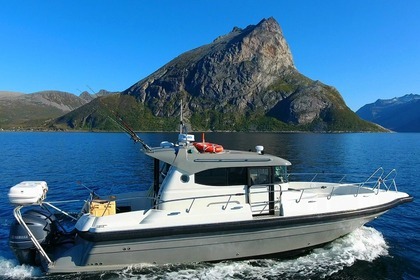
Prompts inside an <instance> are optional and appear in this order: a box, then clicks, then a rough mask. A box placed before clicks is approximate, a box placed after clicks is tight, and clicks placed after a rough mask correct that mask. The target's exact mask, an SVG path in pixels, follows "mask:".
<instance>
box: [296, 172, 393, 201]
mask: <svg viewBox="0 0 420 280" xmlns="http://www.w3.org/2000/svg"><path fill="white" fill-rule="evenodd" d="M319 174H322V175H333V176H337V175H340V178H341V179H340V180H339V181H338V182H337V183H335V184H336V185H333V186H330V187H331V191H330V193H329V194H328V195H327V199H328V200H329V199H331V197H332V196H334V195H338V194H336V190H337V189H338V188H344V187H353V188H354V187H355V186H357V188H355V193H354V194H353V195H354V197H357V196H358V195H359V193H360V191H361V189H363V188H365V189H366V188H369V189H370V190H371V191H373V192H374V193H375V195H377V194H379V192H380V188H381V185H384V188H385V190H386V191H389V190H390V189H391V188H394V190H395V191H398V189H397V184H396V182H395V178H396V176H397V171H396V170H395V169H392V170H391V171H390V172H389V173H388V174H387V175H386V176H385V177H383V175H384V169H383V168H382V167H379V168H378V169H376V170H375V171H374V172H373V173H372V174H371V175H370V176H369V177H368V178H367V179H366V180H364V181H362V182H359V183H343V181H344V179H345V178H346V177H347V176H348V175H341V174H337V173H324V172H323V173H291V174H290V175H313V176H312V179H311V180H310V181H309V182H310V183H313V182H314V180H315V178H317V177H318V175H319ZM369 186H370V187H369ZM318 188H320V189H326V188H328V187H327V186H324V185H323V186H320V187H318ZM308 189H309V190H310V189H313V185H312V184H311V185H309V188H307V189H301V190H300V195H299V198H298V199H296V203H299V202H300V201H301V199H302V197H303V194H304V193H305V191H307V190H308ZM349 194H350V193H349Z"/></svg>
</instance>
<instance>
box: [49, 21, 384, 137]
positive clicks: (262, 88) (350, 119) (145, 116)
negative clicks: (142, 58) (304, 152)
mask: <svg viewBox="0 0 420 280" xmlns="http://www.w3.org/2000/svg"><path fill="white" fill-rule="evenodd" d="M181 100H182V101H183V104H184V106H183V113H184V117H185V118H186V119H188V120H189V122H190V123H191V124H192V126H193V127H194V129H197V130H224V131H238V130H239V131H261V130H266V131H282V130H311V131H376V130H381V128H379V127H378V126H376V125H374V124H371V123H368V122H365V121H363V120H361V119H360V118H359V117H358V116H357V115H356V114H355V113H354V112H352V111H351V110H350V109H349V108H348V107H347V105H346V104H345V102H344V100H343V98H342V97H341V95H340V93H339V92H338V91H337V90H336V89H335V88H333V87H331V86H328V85H325V84H323V83H321V82H320V81H313V80H311V79H309V78H307V77H305V76H304V75H302V74H301V73H299V71H298V70H297V69H296V67H295V65H294V62H293V58H292V54H291V51H290V49H289V46H288V44H287V42H286V40H285V38H284V36H283V33H282V31H281V28H280V26H279V24H278V23H277V22H276V20H275V19H274V18H268V19H263V20H262V21H261V22H259V23H258V24H257V25H250V26H248V27H246V28H245V29H241V28H238V27H235V28H233V30H232V31H231V32H230V33H228V34H226V35H223V36H219V37H218V38H216V39H215V40H214V41H213V42H212V43H210V44H207V45H204V46H201V47H198V48H196V49H193V50H191V51H188V52H185V53H184V54H181V55H179V56H178V57H176V58H175V59H173V60H172V61H170V62H169V63H167V64H166V65H164V66H163V67H161V68H160V69H158V70H157V71H155V72H154V73H152V74H151V75H149V76H148V77H146V78H144V79H142V80H141V81H139V82H137V83H135V84H134V85H133V86H131V87H130V88H128V89H126V90H125V91H123V92H122V93H121V94H120V95H117V96H112V97H111V96H110V97H104V98H98V99H95V100H94V101H92V102H90V103H88V104H86V105H84V106H82V107H80V108H78V109H76V110H74V111H72V112H70V113H68V114H66V115H65V116H63V117H60V118H58V119H57V120H56V122H55V123H53V124H52V126H53V127H60V128H64V129H68V128H72V129H115V126H114V127H113V125H112V123H110V121H109V118H107V114H109V112H108V113H107V109H104V108H103V107H104V105H105V106H107V107H108V111H109V109H112V111H114V112H116V113H118V114H119V115H120V116H121V117H123V118H125V119H126V120H127V122H128V123H129V124H130V125H132V126H133V128H134V129H137V130H167V129H169V128H170V127H172V128H171V129H175V127H176V126H174V125H173V124H174V120H175V123H176V120H177V119H178V117H179V114H180V106H179V104H180V101H181ZM101 108H102V109H101Z"/></svg>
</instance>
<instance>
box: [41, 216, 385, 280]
mask: <svg viewBox="0 0 420 280" xmlns="http://www.w3.org/2000/svg"><path fill="white" fill-rule="evenodd" d="M381 214H383V212H380V213H373V214H369V215H365V216H351V217H348V218H340V217H337V218H335V219H332V220H330V221H329V222H319V223H311V222H309V220H310V218H309V217H308V222H303V223H299V222H297V223H296V225H290V224H289V225H286V226H282V219H281V218H271V219H270V218H263V219H261V220H260V221H254V223H255V222H257V224H258V225H257V226H252V227H250V228H241V225H231V227H232V228H233V229H232V230H229V227H227V229H226V230H217V231H214V232H212V231H211V230H208V229H209V228H210V227H211V226H212V225H202V226H201V227H202V229H203V230H202V231H201V232H197V229H195V230H194V229H193V230H191V233H184V234H177V231H180V232H182V231H184V232H188V231H189V229H188V228H184V229H179V228H178V229H176V228H175V229H171V228H168V229H166V230H165V231H166V233H168V235H167V236H156V237H152V236H151V237H145V238H141V237H137V238H133V239H127V236H125V235H123V234H122V235H121V236H123V237H124V238H122V239H120V240H109V241H99V242H94V241H87V240H83V239H79V240H78V241H77V244H76V245H75V246H74V247H72V248H71V249H70V250H68V251H67V252H65V253H64V254H63V255H62V256H61V257H59V258H58V259H57V260H56V261H55V262H54V265H52V266H49V267H46V270H47V272H48V273H69V272H88V271H98V270H100V271H105V270H116V269H122V268H124V267H127V266H130V265H139V264H167V263H188V262H202V261H221V260H229V259H243V258H252V257H262V256H266V255H275V254H282V253H291V252H293V251H297V250H298V251H303V250H305V249H308V248H312V247H315V246H319V245H322V244H325V243H328V242H331V241H333V240H335V239H337V238H339V237H341V236H343V235H346V234H348V233H350V232H352V231H354V230H355V229H357V228H359V227H361V226H362V225H364V224H365V223H367V222H369V221H371V220H372V219H374V218H376V217H377V216H379V215H381ZM302 221H304V219H302ZM290 222H292V221H290V220H289V221H288V222H286V224H288V223H290ZM292 223H293V222H292ZM276 224H277V226H275V225H276ZM219 227H220V225H219ZM171 233H174V234H173V235H172V234H171ZM146 235H147V233H146ZM110 238H111V239H114V238H116V237H110Z"/></svg>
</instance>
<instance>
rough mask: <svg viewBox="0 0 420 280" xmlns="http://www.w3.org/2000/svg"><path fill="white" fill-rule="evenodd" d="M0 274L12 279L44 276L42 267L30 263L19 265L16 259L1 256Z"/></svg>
mask: <svg viewBox="0 0 420 280" xmlns="http://www.w3.org/2000/svg"><path fill="white" fill-rule="evenodd" d="M0 275H2V276H5V277H6V278H11V279H21V278H29V277H37V276H42V271H41V269H40V268H37V267H33V266H29V265H19V264H18V263H17V262H16V261H14V260H9V259H5V258H3V257H0Z"/></svg>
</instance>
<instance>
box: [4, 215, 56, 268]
mask: <svg viewBox="0 0 420 280" xmlns="http://www.w3.org/2000/svg"><path fill="white" fill-rule="evenodd" d="M22 219H23V221H24V222H25V224H26V225H27V226H28V228H29V229H30V231H31V232H32V234H33V235H34V236H35V239H36V240H37V241H38V242H39V243H40V244H41V246H42V247H43V248H44V249H45V248H46V247H48V246H50V245H51V244H52V242H53V240H54V236H55V235H56V233H57V225H56V217H55V216H54V215H53V214H51V213H50V212H48V211H46V210H43V209H41V208H40V209H30V210H28V211H26V212H25V213H23V214H22ZM9 246H10V248H11V249H12V251H13V253H14V254H15V256H16V258H17V259H18V261H19V262H20V264H28V265H39V259H38V257H37V249H36V247H35V244H34V243H33V242H32V240H31V239H30V237H29V235H28V233H27V231H26V230H25V228H24V227H23V226H22V225H21V224H19V223H18V221H15V222H14V223H13V224H12V225H11V227H10V233H9Z"/></svg>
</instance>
